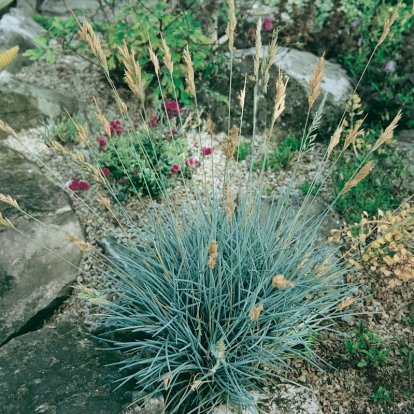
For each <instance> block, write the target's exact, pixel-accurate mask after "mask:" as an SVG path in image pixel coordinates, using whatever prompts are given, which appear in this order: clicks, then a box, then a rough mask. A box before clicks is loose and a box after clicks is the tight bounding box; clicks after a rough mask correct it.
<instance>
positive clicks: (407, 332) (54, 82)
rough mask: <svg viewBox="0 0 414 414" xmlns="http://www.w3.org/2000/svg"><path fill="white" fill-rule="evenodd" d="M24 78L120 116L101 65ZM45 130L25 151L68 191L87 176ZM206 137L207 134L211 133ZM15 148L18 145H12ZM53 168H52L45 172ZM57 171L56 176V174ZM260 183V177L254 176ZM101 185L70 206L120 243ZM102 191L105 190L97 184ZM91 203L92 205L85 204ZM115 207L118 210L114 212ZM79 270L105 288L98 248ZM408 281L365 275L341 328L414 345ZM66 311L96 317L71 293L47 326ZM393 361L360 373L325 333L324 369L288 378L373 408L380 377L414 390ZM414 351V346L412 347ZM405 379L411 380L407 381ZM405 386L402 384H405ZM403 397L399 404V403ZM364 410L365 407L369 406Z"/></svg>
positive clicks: (88, 282)
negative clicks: (48, 140) (356, 312)
mask: <svg viewBox="0 0 414 414" xmlns="http://www.w3.org/2000/svg"><path fill="white" fill-rule="evenodd" d="M18 76H19V77H21V78H22V79H24V80H26V81H29V82H32V83H35V84H37V85H41V86H45V87H48V88H50V89H53V90H56V91H58V92H61V93H63V94H66V95H69V96H75V97H77V99H79V101H80V102H81V103H82V111H81V112H82V114H83V115H84V116H86V118H87V119H88V120H89V121H90V122H91V123H92V121H91V120H92V119H93V116H94V115H93V114H94V113H95V107H94V104H93V101H92V96H93V95H95V96H97V97H98V100H99V103H100V105H101V109H102V112H103V113H104V114H105V115H106V116H107V118H108V119H109V120H111V119H117V118H118V112H117V108H116V106H115V105H114V103H113V99H112V94H111V90H110V88H109V86H108V85H107V84H106V81H105V79H104V78H103V76H102V75H101V72H100V70H99V68H97V67H95V66H93V65H90V64H89V63H85V62H84V61H82V60H81V59H79V58H77V57H72V56H64V55H62V56H60V57H59V59H58V60H57V62H56V64H55V65H53V66H51V65H49V64H47V63H45V62H35V63H34V64H33V65H31V66H29V67H26V68H24V69H23V70H22V72H21V73H20V74H19V75H18ZM125 96H126V101H127V103H128V106H129V107H130V108H133V107H134V102H133V101H132V100H131V99H130V98H129V97H130V95H128V94H126V95H125ZM40 132H41V129H31V130H27V131H22V132H21V137H22V139H23V141H24V142H25V143H26V144H27V146H28V148H29V149H28V151H27V155H28V156H29V158H32V159H33V157H34V154H37V156H38V158H40V159H41V160H42V161H43V162H44V163H45V164H46V165H47V168H45V167H43V168H44V170H45V174H47V175H48V176H50V178H51V179H52V180H53V182H55V183H56V184H58V185H61V186H62V188H65V189H66V190H67V186H68V184H69V183H70V182H71V181H72V179H74V178H82V179H88V177H87V176H86V175H82V173H78V172H76V173H75V172H74V170H73V167H72V166H71V165H70V164H69V163H68V162H67V161H66V160H64V159H63V158H62V157H60V156H57V155H55V154H53V153H52V152H51V151H50V150H49V149H47V148H45V147H44V146H43V145H42V144H40V143H39V141H40V138H41V133H40ZM206 139H207V138H206ZM223 140H224V135H223V134H218V135H216V136H214V137H213V139H212V141H210V138H208V141H206V144H208V145H209V146H211V147H213V148H214V152H213V154H212V156H210V157H209V158H206V159H205V167H206V168H207V169H208V168H210V167H211V163H214V175H215V176H217V177H219V176H222V172H223V169H224V154H223V153H222V151H221V149H220V147H221V145H222V143H223ZM257 144H258V147H257V149H258V150H260V144H261V139H260V138H259V139H258V142H257ZM12 145H13V146H14V147H16V144H15V143H14V144H12ZM321 153H322V149H321V147H320V146H318V145H317V146H316V148H315V151H314V152H313V153H312V154H311V155H310V157H309V159H308V160H307V161H308V162H305V163H304V164H303V166H302V167H301V169H300V171H299V177H298V182H303V181H304V180H311V179H312V176H313V175H314V174H315V171H316V170H317V168H318V166H319V165H320V162H321ZM48 168H50V170H49V169H48ZM51 171H53V172H54V173H53V174H52V172H51ZM247 172H248V167H247V162H246V161H244V162H241V163H236V162H234V163H233V165H232V166H231V169H230V177H231V182H232V187H233V190H234V192H235V193H237V191H238V190H240V189H243V188H244V187H245V183H246V177H247ZM290 176H291V171H281V172H280V173H278V174H275V173H271V172H268V173H267V174H266V179H265V180H266V184H265V188H271V189H272V190H273V191H274V194H276V195H277V194H283V192H284V191H285V190H286V188H287V185H288V182H289V179H290ZM202 179H203V178H202V169H201V168H200V169H198V171H197V173H196V174H195V175H194V176H193V178H192V181H193V182H194V183H195V184H196V185H197V183H199V184H201V182H202ZM217 182H218V181H217ZM256 184H257V180H256ZM98 187H99V186H98V185H97V184H94V185H92V186H91V188H90V189H89V190H88V191H86V192H84V193H82V194H79V196H75V195H73V194H71V195H70V197H71V200H72V203H73V208H74V210H75V211H76V214H77V215H78V217H79V219H80V221H81V222H82V224H83V226H84V229H85V238H86V239H87V240H88V241H89V242H90V243H91V244H92V245H93V246H94V247H97V249H98V251H99V247H98V246H97V243H96V241H97V240H98V239H99V238H101V237H103V236H105V235H109V234H110V235H114V236H116V237H118V238H119V239H120V240H123V239H124V238H125V237H126V236H125V234H123V233H122V231H121V230H120V228H119V226H117V223H116V221H115V220H114V219H113V217H112V216H111V215H110V214H109V213H108V211H107V210H106V208H104V207H103V206H102V205H101V204H100V203H99V201H98V200H97V196H96V190H97V189H98ZM99 190H100V191H101V192H102V194H103V195H105V193H104V191H102V189H99ZM295 191H296V194H295V195H294V196H295V197H297V198H298V199H300V197H301V194H300V190H298V189H297V190H295ZM171 194H172V199H173V201H174V202H175V203H177V204H180V203H182V202H185V201H189V200H191V198H192V194H191V191H190V190H189V189H186V188H184V187H183V186H182V185H175V186H173V187H172V188H171ZM326 199H327V196H326V195H325V194H324V193H323V192H322V197H321V204H322V205H325V204H326ZM85 202H87V205H89V206H90V207H88V206H87V205H86V203H85ZM153 204H154V203H152V202H150V201H148V200H147V201H146V206H145V207H148V208H152V207H154V206H153ZM124 207H125V208H126V209H127V210H128V211H129V214H130V216H131V218H132V219H133V220H134V222H135V223H136V226H137V228H139V227H140V223H143V222H145V220H146V218H145V213H144V206H143V205H142V204H141V203H140V202H139V201H138V200H136V199H132V198H131V199H130V200H129V201H128V202H126V203H125V205H124ZM90 208H91V209H92V210H93V211H95V212H96V213H97V214H98V215H99V217H100V218H101V219H102V221H103V222H105V223H106V224H107V226H103V225H102V222H101V221H99V220H96V218H95V217H94V216H93V215H92V214H91V210H90ZM115 211H117V210H116V209H115ZM330 224H332V225H333V226H336V227H338V226H339V225H340V220H339V219H338V218H336V217H333V219H332V221H331V223H330ZM128 236H130V237H131V238H132V239H134V238H135V237H136V231H135V232H134V233H133V234H132V233H130V234H129V235H128ZM81 266H82V269H81V270H82V271H81V272H80V274H79V276H78V279H77V282H78V283H82V284H83V285H84V286H86V287H93V288H94V287H98V288H99V287H100V286H102V285H105V283H106V281H105V279H104V278H103V275H102V272H100V271H99V268H100V267H101V266H102V256H101V255H100V254H99V253H96V252H95V253H91V252H87V253H85V257H84V260H83V262H82V265H81ZM349 279H350V281H354V282H355V280H353V279H355V276H353V275H352V274H350V275H349ZM412 286H413V285H412V284H411V285H407V284H405V285H403V286H400V287H397V288H395V289H390V288H389V286H388V284H387V283H386V282H385V281H381V280H377V279H372V278H370V277H369V275H367V277H366V280H365V282H364V285H363V289H362V290H363V291H366V292H371V293H372V294H373V295H372V296H370V297H369V298H366V299H364V300H363V301H362V303H361V307H360V310H361V311H362V312H364V314H363V315H361V316H358V317H353V318H349V319H347V321H341V322H340V323H339V326H338V327H336V329H339V330H342V331H344V332H348V331H349V330H350V329H351V328H352V327H354V326H355V324H356V323H357V322H358V321H359V320H363V321H364V323H365V325H366V326H367V327H368V328H369V329H370V330H372V331H374V332H375V333H376V334H377V335H378V336H380V337H381V338H383V339H384V340H387V343H388V344H393V342H392V341H391V338H392V337H401V336H403V335H404V336H406V337H407V338H408V341H409V343H411V344H413V342H414V341H413V332H412V325H410V324H409V323H408V322H407V318H408V317H411V318H414V307H413V290H412ZM68 315H77V316H79V317H80V318H81V319H82V320H84V321H88V320H90V318H91V308H90V307H89V306H88V305H87V304H85V303H84V302H81V301H79V300H77V299H75V298H74V297H70V298H69V299H68V300H66V301H65V302H64V304H63V305H62V306H61V307H60V308H59V309H58V310H57V311H56V313H55V315H54V316H53V317H52V319H51V320H50V321H49V322H48V323H55V322H57V321H59V320H61V319H62V318H65V317H66V316H68ZM392 347H393V348H392V350H391V353H390V359H392V361H394V362H395V363H394V364H393V365H392V367H390V368H389V367H382V368H378V369H371V370H361V369H358V368H357V367H356V362H357V361H356V360H352V359H349V358H348V357H347V356H346V352H345V348H344V341H343V338H341V337H340V336H338V335H336V334H333V333H330V334H329V333H327V334H326V335H324V336H323V338H322V342H321V344H320V349H319V352H320V355H321V356H322V358H323V359H324V360H325V362H326V363H322V362H321V367H322V368H323V369H324V370H325V372H322V371H320V370H317V369H316V368H315V367H313V366H310V365H309V364H307V363H304V362H302V361H291V365H292V368H293V372H292V376H291V379H292V380H293V381H295V382H298V383H301V384H303V385H306V386H309V387H312V388H313V389H315V391H316V392H317V394H318V395H319V403H320V407H321V411H320V413H325V414H328V413H359V412H361V413H362V412H366V413H373V412H381V411H375V409H374V407H377V405H375V404H374V403H373V402H372V401H371V400H370V395H371V394H372V393H373V392H374V391H375V390H376V389H378V384H379V383H380V381H381V380H382V381H385V384H389V386H390V388H391V387H392V389H393V392H394V393H395V394H397V393H398V392H400V393H402V392H403V391H404V390H406V387H407V386H411V387H413V384H412V382H411V383H410V381H414V380H413V377H412V376H413V372H412V370H411V371H410V372H408V371H407V370H403V371H404V372H402V373H401V372H398V368H402V365H401V364H402V363H401V361H402V355H401V352H399V351H398V350H397V349H396V346H394V345H392ZM413 352H414V351H413ZM407 384H408V385H407ZM400 387H405V388H404V389H402V388H400ZM401 401H402V402H401ZM401 401H399V402H398V403H395V404H391V405H389V409H390V410H391V409H392V410H395V411H383V412H395V413H397V412H406V413H409V412H411V413H414V408H407V410H408V411H399V410H402V409H403V408H404V407H408V402H404V401H403V399H401ZM364 410H365V411H364Z"/></svg>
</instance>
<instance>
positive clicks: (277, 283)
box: [272, 274, 295, 289]
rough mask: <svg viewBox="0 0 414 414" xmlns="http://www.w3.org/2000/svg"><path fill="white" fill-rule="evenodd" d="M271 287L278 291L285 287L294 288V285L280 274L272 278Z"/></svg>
mask: <svg viewBox="0 0 414 414" xmlns="http://www.w3.org/2000/svg"><path fill="white" fill-rule="evenodd" d="M272 286H273V287H275V288H278V289H284V288H285V287H287V286H295V283H294V282H292V281H291V280H286V279H285V277H284V276H283V275H282V274H279V275H276V276H274V277H273V279H272Z"/></svg>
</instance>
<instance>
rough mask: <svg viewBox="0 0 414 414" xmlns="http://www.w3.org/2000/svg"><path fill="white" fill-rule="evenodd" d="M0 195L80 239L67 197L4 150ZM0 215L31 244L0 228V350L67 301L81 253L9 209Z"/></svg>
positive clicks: (25, 162)
mask: <svg viewBox="0 0 414 414" xmlns="http://www.w3.org/2000/svg"><path fill="white" fill-rule="evenodd" d="M0 189H1V190H0V191H1V192H2V193H3V194H6V195H10V196H12V197H13V198H15V199H16V200H17V201H18V203H19V205H20V207H21V208H22V209H23V210H25V211H27V212H28V213H30V214H31V215H33V216H35V217H36V218H37V219H39V220H40V221H41V222H43V223H46V224H48V225H50V224H53V225H58V226H61V227H62V228H63V229H65V230H67V231H69V232H72V233H75V234H77V235H78V236H79V237H82V228H81V225H80V223H79V221H78V219H77V217H76V215H75V213H74V212H73V211H72V209H71V206H70V204H69V197H68V196H67V195H66V194H65V193H64V192H63V191H62V190H61V189H60V188H58V187H57V186H55V185H54V184H53V183H51V182H50V181H48V180H47V179H46V178H45V177H44V176H43V175H42V173H41V171H40V170H39V169H38V168H37V167H36V165H35V164H33V163H31V162H29V161H28V160H26V159H25V158H24V157H23V156H22V155H20V154H18V153H17V152H16V151H14V150H12V149H10V148H8V147H7V146H5V145H0ZM0 212H1V213H2V214H3V216H4V217H7V218H9V219H10V220H11V221H12V223H13V224H14V226H15V227H16V228H17V229H18V230H19V231H21V232H22V233H23V234H26V235H27V236H29V237H30V238H32V239H33V240H34V241H32V240H29V239H28V238H26V237H25V236H23V235H22V234H20V233H18V232H17V231H15V230H13V229H10V228H7V227H4V226H2V227H0V344H2V343H4V342H5V341H7V340H8V339H9V338H10V337H13V336H15V335H16V334H19V333H20V332H21V331H22V330H23V331H24V330H30V325H33V324H35V323H37V320H36V319H37V318H38V317H39V315H41V314H42V313H44V312H45V311H46V310H47V309H50V308H53V307H56V306H57V305H58V304H59V303H60V302H61V301H62V300H64V299H65V298H66V297H67V296H68V295H69V293H70V291H71V285H73V283H74V282H75V280H76V277H77V274H78V270H77V266H78V265H79V264H80V261H81V258H82V253H81V252H80V251H79V249H78V248H77V247H76V246H75V245H74V244H73V243H69V242H68V241H67V240H66V239H65V237H64V235H62V234H57V233H54V232H52V231H51V230H50V229H47V228H46V227H44V226H43V225H41V224H39V223H37V222H35V221H33V220H28V219H27V218H26V217H25V216H24V215H23V214H22V213H20V212H19V211H18V210H16V209H14V208H13V207H11V206H9V205H8V204H6V203H3V202H0ZM38 243H39V244H38ZM42 246H46V247H47V248H48V249H50V250H51V251H52V252H53V253H51V252H48V251H46V250H45V248H44V247H42ZM56 255H57V256H56Z"/></svg>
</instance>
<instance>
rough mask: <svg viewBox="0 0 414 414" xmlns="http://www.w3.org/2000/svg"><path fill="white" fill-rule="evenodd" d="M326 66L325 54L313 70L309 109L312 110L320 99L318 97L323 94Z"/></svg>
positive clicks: (310, 82)
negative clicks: (324, 69)
mask: <svg viewBox="0 0 414 414" xmlns="http://www.w3.org/2000/svg"><path fill="white" fill-rule="evenodd" d="M324 65H325V52H324V53H323V55H322V56H321V57H320V58H319V59H318V60H317V62H316V66H315V69H314V70H313V75H312V77H311V79H310V81H309V84H310V88H311V92H310V95H309V97H308V104H309V109H310V108H312V106H313V104H314V103H315V101H316V100H317V99H318V96H319V94H320V92H321V82H322V78H323V72H322V71H323V67H324Z"/></svg>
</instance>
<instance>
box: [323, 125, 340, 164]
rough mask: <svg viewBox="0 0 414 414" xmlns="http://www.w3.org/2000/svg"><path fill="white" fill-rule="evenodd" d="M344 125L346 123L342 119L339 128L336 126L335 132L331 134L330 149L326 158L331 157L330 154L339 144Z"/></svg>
mask: <svg viewBox="0 0 414 414" xmlns="http://www.w3.org/2000/svg"><path fill="white" fill-rule="evenodd" d="M343 125H344V121H343V120H342V122H341V123H340V125H339V126H338V128H336V130H335V132H334V134H333V135H332V136H331V141H330V143H329V146H328V149H327V151H326V158H329V156H330V155H331V153H332V151H333V149H334V148H335V147H336V146H337V145H338V143H339V140H340V138H341V133H342V128H343Z"/></svg>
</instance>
